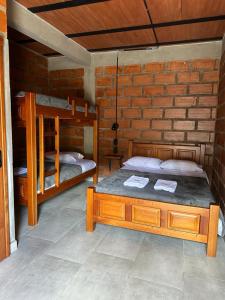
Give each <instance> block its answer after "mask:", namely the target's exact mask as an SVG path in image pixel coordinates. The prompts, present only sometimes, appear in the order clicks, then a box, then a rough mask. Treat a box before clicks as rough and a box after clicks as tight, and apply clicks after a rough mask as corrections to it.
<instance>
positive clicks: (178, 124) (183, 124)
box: [173, 121, 195, 130]
mask: <svg viewBox="0 0 225 300" xmlns="http://www.w3.org/2000/svg"><path fill="white" fill-rule="evenodd" d="M173 127H174V129H176V130H194V129H195V121H174V125H173Z"/></svg>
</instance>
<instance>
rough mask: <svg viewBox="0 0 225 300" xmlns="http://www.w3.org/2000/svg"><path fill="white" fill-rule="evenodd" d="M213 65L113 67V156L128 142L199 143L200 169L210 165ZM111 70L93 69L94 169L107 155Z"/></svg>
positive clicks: (177, 63)
mask: <svg viewBox="0 0 225 300" xmlns="http://www.w3.org/2000/svg"><path fill="white" fill-rule="evenodd" d="M218 68H219V61H218V60H213V59H204V60H192V61H172V62H166V63H163V62H157V63H149V64H145V65H128V66H120V67H119V79H118V82H119V89H118V95H119V97H118V120H119V125H120V129H119V131H118V138H119V151H120V152H122V153H123V154H124V156H125V158H126V156H127V146H128V140H129V139H138V140H146V141H151V142H157V143H158V142H162V143H190V144H195V143H205V144H206V145H207V156H206V161H205V166H206V167H207V169H208V170H210V167H211V166H212V155H213V142H214V126H215V116H216V105H217V90H218ZM115 73H116V68H115V67H114V66H106V67H98V68H96V101H97V104H99V106H100V160H101V161H100V164H101V168H100V170H102V172H103V170H105V163H106V161H105V160H104V159H103V155H104V154H105V153H108V152H112V138H113V135H114V133H113V132H112V130H111V126H112V123H113V122H114V118H115Z"/></svg>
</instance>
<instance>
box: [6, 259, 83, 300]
mask: <svg viewBox="0 0 225 300" xmlns="http://www.w3.org/2000/svg"><path fill="white" fill-rule="evenodd" d="M79 267H80V265H78V264H75V263H71V262H68V261H64V260H62V259H58V258H55V257H51V256H47V255H43V256H41V257H39V258H37V259H36V260H34V261H33V262H32V263H31V264H30V265H29V268H26V270H24V271H23V272H22V273H21V274H20V276H18V277H17V279H16V280H15V281H14V282H13V283H12V286H13V288H11V289H10V288H8V289H5V290H4V292H3V293H2V296H1V297H2V299H4V300H6V299H17V300H20V299H27V300H29V299H32V300H36V299H37V300H40V299H41V300H45V299H46V300H49V299H56V298H57V297H58V295H60V294H61V293H62V292H63V291H64V290H65V289H66V288H67V287H68V286H69V285H70V284H71V283H72V281H73V277H74V276H75V274H76V272H77V271H78V270H79Z"/></svg>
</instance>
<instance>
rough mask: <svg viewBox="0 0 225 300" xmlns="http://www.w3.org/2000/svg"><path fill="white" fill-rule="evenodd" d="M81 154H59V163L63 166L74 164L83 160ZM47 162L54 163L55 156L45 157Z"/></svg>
mask: <svg viewBox="0 0 225 300" xmlns="http://www.w3.org/2000/svg"><path fill="white" fill-rule="evenodd" d="M83 158H84V156H83V154H81V153H79V152H60V154H59V161H60V162H61V163H64V164H76V161H77V160H80V159H83ZM46 159H47V160H51V161H54V160H55V154H49V155H46Z"/></svg>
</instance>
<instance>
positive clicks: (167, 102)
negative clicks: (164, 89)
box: [152, 97, 173, 107]
mask: <svg viewBox="0 0 225 300" xmlns="http://www.w3.org/2000/svg"><path fill="white" fill-rule="evenodd" d="M152 105H153V106H159V107H164V106H173V97H156V98H153V99H152Z"/></svg>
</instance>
